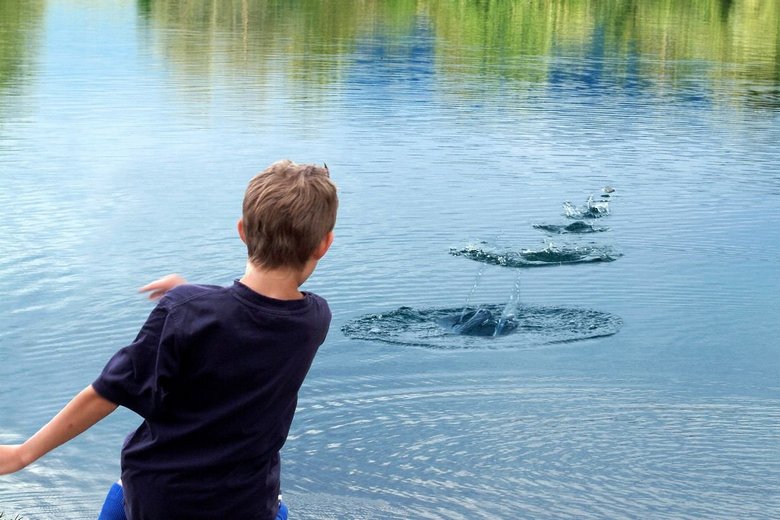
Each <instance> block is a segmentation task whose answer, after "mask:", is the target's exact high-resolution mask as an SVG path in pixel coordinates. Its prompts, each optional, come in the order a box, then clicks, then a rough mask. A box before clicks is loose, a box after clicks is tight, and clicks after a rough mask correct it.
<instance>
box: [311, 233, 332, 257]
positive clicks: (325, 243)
mask: <svg viewBox="0 0 780 520" xmlns="http://www.w3.org/2000/svg"><path fill="white" fill-rule="evenodd" d="M332 243H333V231H328V234H327V235H325V238H323V239H322V241H321V242H320V245H319V246H317V249H316V250H315V251H314V255H313V256H314V259H315V260H319V259H320V258H322V257H323V256H325V253H327V252H328V249H329V248H330V245H331V244H332Z"/></svg>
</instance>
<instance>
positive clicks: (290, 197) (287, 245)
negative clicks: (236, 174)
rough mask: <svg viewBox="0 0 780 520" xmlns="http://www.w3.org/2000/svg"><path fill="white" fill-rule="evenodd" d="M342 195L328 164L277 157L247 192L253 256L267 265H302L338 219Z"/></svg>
mask: <svg viewBox="0 0 780 520" xmlns="http://www.w3.org/2000/svg"><path fill="white" fill-rule="evenodd" d="M337 209H338V196H337V194H336V186H335V185H334V184H333V182H332V181H331V180H330V173H329V172H328V167H327V166H324V167H319V166H315V165H312V164H296V163H294V162H292V161H288V160H284V161H278V162H275V163H274V164H272V165H271V166H269V167H268V168H266V169H265V170H264V171H263V172H261V173H259V174H257V175H256V176H255V177H254V178H253V179H252V180H251V181H249V186H248V187H247V189H246V193H245V194H244V205H243V217H242V218H243V222H244V239H245V240H246V247H247V253H248V255H249V260H250V261H251V262H252V263H254V264H255V265H257V266H258V267H263V268H266V269H276V268H280V267H293V268H297V269H300V268H302V267H303V266H304V265H305V264H306V262H307V261H308V260H309V258H311V256H312V254H313V253H314V252H315V250H316V249H317V247H318V246H319V244H320V243H321V242H322V240H323V239H324V238H325V237H326V235H327V234H328V232H330V231H332V230H333V227H334V226H335V224H336V211H337Z"/></svg>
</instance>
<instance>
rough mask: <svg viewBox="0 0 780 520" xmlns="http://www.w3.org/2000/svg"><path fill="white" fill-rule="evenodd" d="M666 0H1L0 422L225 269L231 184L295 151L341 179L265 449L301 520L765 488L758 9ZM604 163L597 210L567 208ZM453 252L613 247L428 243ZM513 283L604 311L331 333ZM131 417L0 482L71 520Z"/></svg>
mask: <svg viewBox="0 0 780 520" xmlns="http://www.w3.org/2000/svg"><path fill="white" fill-rule="evenodd" d="M499 4H500V5H499ZM672 4H673V3H669V2H638V1H636V2H632V1H624V2H599V3H592V2H574V1H570V2H565V1H560V2H552V1H550V2H538V3H524V2H522V3H521V2H495V3H493V2H488V3H485V2H468V1H463V2H458V3H456V4H453V3H450V2H436V1H422V0H421V1H418V2H408V1H391V2H376V3H373V2H368V3H367V2H270V1H269V2H259V3H254V2H253V3H249V2H238V1H235V2H231V1H228V2H221V3H207V2H195V1H184V0H181V1H177V2H156V1H146V2H138V3H134V2H129V1H116V2H102V3H100V4H98V5H88V4H86V3H84V2H76V1H68V0H61V1H50V2H43V1H32V2H15V1H11V2H3V3H2V4H0V29H2V30H0V179H2V189H0V208H2V209H1V210H0V211H2V213H1V215H2V218H1V219H0V252H1V253H2V254H0V294H2V299H0V381H2V383H0V442H15V441H18V440H21V439H23V438H24V437H26V436H28V435H30V434H31V433H33V432H34V431H35V430H36V429H37V428H38V427H39V426H40V425H42V424H43V423H44V422H45V421H46V420H48V419H49V418H50V416H51V415H52V414H53V413H54V412H56V411H57V410H58V409H59V408H60V407H61V406H62V405H63V404H64V403H65V402H66V401H67V399H69V398H70V397H71V396H72V395H73V394H74V393H75V392H76V391H78V390H79V389H81V388H82V387H83V386H85V385H86V384H88V383H89V382H91V380H92V379H93V378H94V377H95V376H96V375H97V373H98V371H99V370H100V369H101V368H102V366H103V364H104V362H105V361H106V360H107V359H108V357H109V356H110V355H111V353H113V352H114V351H115V350H116V349H118V348H120V347H121V346H124V344H126V343H127V342H129V341H130V340H131V339H132V337H133V336H134V335H135V333H136V331H137V328H138V327H139V325H140V324H141V323H142V321H143V320H144V318H145V317H146V315H147V314H148V312H149V311H150V309H151V307H150V304H149V303H148V302H146V301H145V300H144V299H143V298H142V297H140V296H138V295H137V294H136V292H135V291H136V288H137V287H139V286H140V285H142V284H143V283H145V282H147V281H149V280H150V279H153V278H155V277H157V276H159V275H161V274H164V273H167V272H170V271H180V272H183V273H184V274H186V275H187V276H188V277H190V278H191V279H193V280H198V281H202V282H207V283H222V284H225V283H229V282H230V281H231V280H232V279H233V278H235V277H237V276H239V275H240V272H241V268H242V262H243V259H242V255H243V248H242V245H241V244H240V242H239V240H238V238H237V237H236V234H235V231H234V229H235V221H236V219H237V218H238V216H239V204H240V198H241V195H242V192H243V189H244V186H245V184H246V182H247V180H248V178H249V177H250V176H251V175H252V174H253V173H255V172H256V171H257V170H259V169H261V168H262V167H264V166H265V165H266V164H267V163H269V162H271V161H273V160H276V159H278V158H282V157H290V158H293V159H295V160H298V161H305V162H323V161H325V162H327V163H328V166H329V167H330V168H331V171H332V172H333V175H334V177H335V180H336V181H337V183H338V184H339V186H340V190H341V200H342V209H341V213H340V218H339V222H338V226H337V230H336V235H337V240H336V242H335V244H334V246H333V249H332V250H331V252H330V253H329V254H328V256H327V257H326V259H325V260H324V262H323V263H322V265H321V267H320V269H319V270H318V271H317V273H316V274H315V276H314V277H313V278H312V279H311V280H310V281H309V282H308V283H307V286H306V287H307V288H308V289H309V290H312V291H316V292H319V293H321V294H322V295H323V296H325V297H326V298H328V300H329V301H330V303H331V306H332V309H333V311H334V323H333V327H332V331H331V334H330V335H329V337H328V340H327V342H326V343H325V345H324V346H323V348H322V350H321V352H320V354H319V356H318V358H317V360H316V362H315V366H314V367H313V369H312V372H311V375H310V377H309V379H308V380H307V382H306V384H305V385H304V388H303V390H302V392H301V399H300V406H299V412H298V415H297V416H296V420H295V423H294V424H293V431H292V433H291V436H290V439H289V442H288V444H287V446H286V447H285V449H284V452H283V459H284V472H283V478H284V480H283V488H284V493H285V496H286V500H287V501H288V503H289V505H290V507H291V510H292V512H293V513H294V515H295V517H296V518H299V519H325V518H365V519H373V518H377V519H380V518H381V519H385V518H399V519H400V518H411V517H415V518H430V519H437V518H447V519H451V518H452V519H454V518H512V519H513V518H704V517H706V518H776V517H778V516H780V498H779V497H778V495H777V492H776V486H774V483H776V482H777V481H779V480H780V436H779V435H778V433H777V432H778V431H780V385H778V376H780V353H778V347H777V337H778V335H779V333H780V325H778V319H777V318H778V304H777V294H778V292H780V282H778V276H777V273H778V262H779V261H780V227H778V225H777V220H778V219H777V217H778V216H780V215H779V214H778V210H777V208H778V202H779V201H778V197H779V196H780V168H779V167H778V163H780V157H779V156H780V153H778V148H777V143H778V142H780V115H779V112H780V57H779V56H778V48H780V46H778V42H779V41H780V34H778V29H777V28H778V26H780V25H779V24H778V19H779V18H778V17H780V7H778V4H777V3H776V2H767V1H747V0H743V1H739V0H735V1H732V2H721V1H714V0H712V1H710V0H699V1H692V2H678V3H676V4H674V5H672ZM607 185H609V186H612V187H614V188H615V191H614V192H613V193H612V194H611V197H610V200H609V209H610V211H609V215H607V216H605V217H603V218H599V219H594V222H590V223H591V224H593V225H596V226H598V227H599V228H602V227H603V228H606V229H604V230H601V231H599V232H596V233H569V232H559V231H560V230H561V229H563V228H564V227H565V226H567V225H568V224H571V222H572V219H570V218H568V217H567V215H566V208H567V207H569V208H570V207H571V206H565V203H566V202H570V203H571V205H573V206H574V207H582V206H583V205H584V204H585V203H586V201H587V200H588V198H589V197H590V196H591V195H592V196H593V197H595V198H598V197H600V195H601V193H602V188H603V187H604V186H607ZM475 247H477V248H482V249H483V250H485V251H504V252H507V251H509V252H511V251H515V252H521V251H537V252H538V251H557V250H566V251H571V250H583V249H589V250H592V249H596V250H605V249H606V250H609V251H614V252H616V253H619V255H616V256H615V260H614V261H610V262H593V263H585V264H572V265H554V266H546V267H544V268H535V267H534V268H512V267H508V266H503V265H486V264H481V263H478V262H475V261H473V260H471V259H469V258H465V257H463V256H454V255H451V254H450V251H451V250H463V249H467V248H475ZM577 248H579V249H577ZM516 283H517V286H518V287H519V293H515V286H516ZM516 294H519V295H518V296H517V299H518V301H517V303H518V306H519V308H521V309H522V308H523V306H526V307H529V306H530V307H532V308H534V309H542V308H575V309H580V310H581V312H589V311H592V312H594V313H603V315H604V316H613V317H615V318H616V319H619V320H620V323H621V324H622V325H621V327H620V328H619V331H618V332H617V333H616V334H613V335H610V336H606V337H597V338H591V339H586V340H583V341H573V342H567V343H556V344H549V343H545V342H542V341H526V342H524V341H523V337H524V336H523V335H522V334H517V333H510V334H506V335H502V336H501V337H500V338H491V337H484V338H483V337H471V338H469V340H468V341H467V342H465V341H461V340H462V338H461V337H459V336H457V335H452V341H453V342H458V341H459V342H460V343H457V344H456V343H453V345H454V346H457V347H458V348H449V349H448V348H428V347H426V346H425V345H411V344H410V343H413V342H411V341H406V342H401V344H399V343H387V342H382V341H373V340H371V339H370V338H369V339H350V338H348V337H346V336H345V334H344V333H343V332H342V327H345V326H346V325H347V324H350V323H354V322H355V320H360V319H361V318H364V317H366V316H371V315H376V314H382V313H389V312H393V311H395V310H397V309H399V308H400V307H409V308H411V309H413V310H414V311H415V312H418V313H423V314H424V313H425V312H429V311H430V310H431V309H459V308H462V306H464V305H465V304H466V301H467V300H468V302H469V305H470V306H472V307H473V308H478V307H480V306H483V307H485V308H490V309H496V312H498V309H502V308H504V306H505V304H506V303H507V301H508V300H509V299H510V297H512V296H513V295H516ZM599 315H602V314H599ZM442 330H443V329H442ZM365 332H366V335H367V336H370V334H371V331H370V329H369V330H368V331H365ZM445 332H446V331H445ZM436 333H437V334H441V330H439V329H436ZM437 341H444V342H446V336H445V339H443V340H442V339H441V338H438V339H437ZM445 346H446V344H445ZM497 346H499V347H500V348H496V347H497ZM137 421H138V419H137V417H135V416H134V415H133V414H131V413H129V412H126V411H120V412H118V413H117V414H115V415H114V416H112V417H111V418H110V419H108V420H107V421H104V422H103V423H101V424H100V425H98V426H97V427H96V428H95V429H94V430H92V431H90V432H88V433H87V434H85V435H84V436H83V437H82V438H80V439H79V440H78V441H76V442H73V443H71V444H70V445H68V446H66V447H64V448H62V449H60V450H58V451H56V452H54V453H52V454H51V455H49V456H48V457H47V458H45V459H44V460H42V461H40V462H38V463H37V464H35V465H34V466H32V467H31V468H29V469H28V470H26V471H25V472H22V473H19V474H16V475H13V476H11V477H3V478H2V479H0V511H3V510H4V511H6V513H7V514H23V515H25V516H26V517H28V518H31V519H37V518H89V517H93V516H96V514H97V511H98V509H99V505H100V501H101V500H102V498H103V496H104V494H105V492H106V490H107V487H108V485H109V484H110V482H111V481H112V479H114V478H116V476H117V475H118V471H119V460H118V458H119V449H120V446H121V443H122V440H123V438H124V435H125V434H126V433H128V432H129V431H130V430H131V429H132V428H134V427H135V425H136V424H137Z"/></svg>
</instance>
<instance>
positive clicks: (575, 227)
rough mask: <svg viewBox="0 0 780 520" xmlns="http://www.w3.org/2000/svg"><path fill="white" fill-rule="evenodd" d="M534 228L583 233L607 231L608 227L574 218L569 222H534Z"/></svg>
mask: <svg viewBox="0 0 780 520" xmlns="http://www.w3.org/2000/svg"><path fill="white" fill-rule="evenodd" d="M534 228H535V229H540V230H542V231H546V232H548V233H557V234H559V235H561V234H564V233H576V234H584V233H601V232H603V231H608V230H609V228H607V227H603V226H596V225H593V224H588V223H587V222H584V221H582V220H575V221H574V222H572V223H571V224H560V225H559V224H534Z"/></svg>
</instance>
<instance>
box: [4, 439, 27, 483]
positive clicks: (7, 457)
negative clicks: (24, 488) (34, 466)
mask: <svg viewBox="0 0 780 520" xmlns="http://www.w3.org/2000/svg"><path fill="white" fill-rule="evenodd" d="M20 448H21V445H20V444H12V445H7V446H0V475H6V474H8V473H13V472H15V471H19V470H20V469H22V468H23V467H24V466H25V464H24V462H23V461H22V455H21V453H20Z"/></svg>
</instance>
